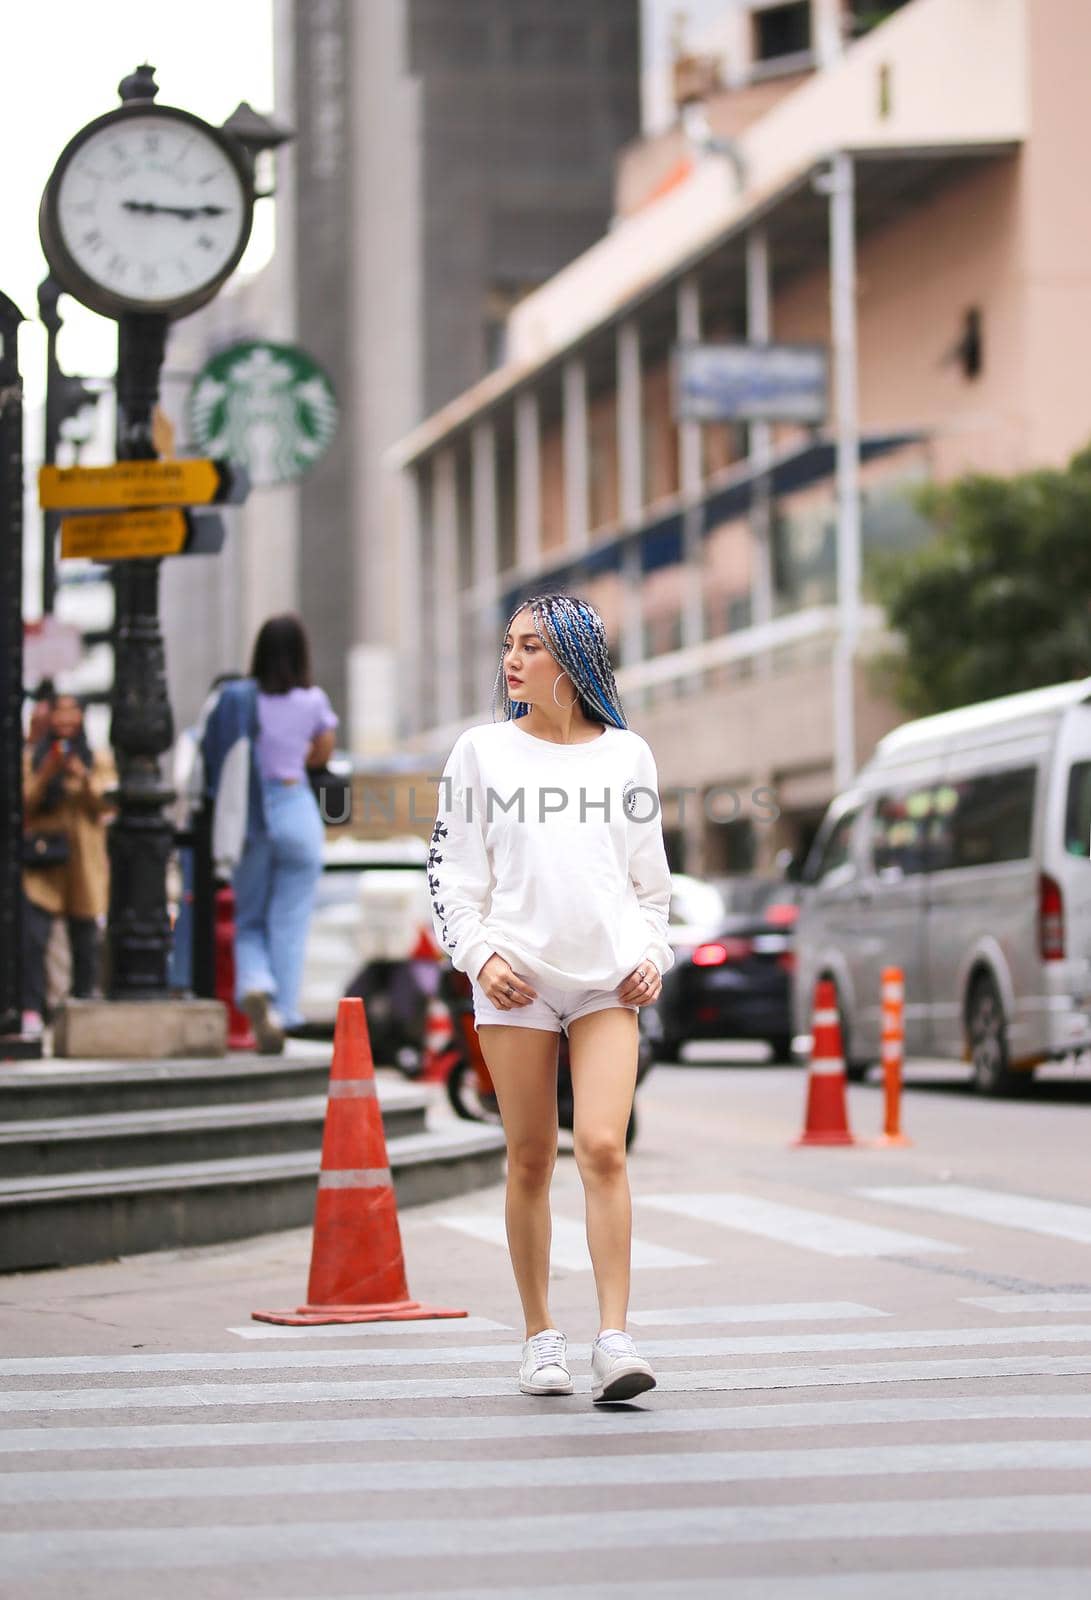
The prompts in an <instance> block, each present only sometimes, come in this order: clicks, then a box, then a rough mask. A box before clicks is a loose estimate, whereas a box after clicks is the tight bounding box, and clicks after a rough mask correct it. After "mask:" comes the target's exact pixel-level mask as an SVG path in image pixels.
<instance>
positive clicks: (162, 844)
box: [108, 69, 174, 1000]
mask: <svg viewBox="0 0 1091 1600" xmlns="http://www.w3.org/2000/svg"><path fill="white" fill-rule="evenodd" d="M155 93H156V88H155V82H154V79H153V78H152V76H151V72H150V70H148V69H145V70H144V71H140V70H138V71H137V72H136V73H134V74H133V75H132V76H131V77H129V78H126V79H125V80H124V82H123V83H122V85H121V97H122V99H123V100H126V101H128V100H141V99H143V100H149V101H150V100H152V99H153V98H154V96H155ZM167 327H168V319H167V317H165V316H163V315H160V314H145V313H137V312H128V313H126V314H125V315H123V316H121V317H120V318H119V319H118V327H117V439H116V454H117V459H118V460H119V461H151V460H154V459H155V458H156V456H157V454H158V452H157V450H156V448H155V445H154V443H153V442H152V414H153V412H154V410H155V406H156V404H157V402H158V399H159V375H160V372H161V370H162V367H163V357H164V354H165V351H166V342H167ZM159 567H160V562H159V561H158V560H157V559H155V558H150V557H145V558H143V559H142V560H140V561H121V562H119V563H118V564H117V565H116V567H115V568H114V690H113V698H112V701H111V720H110V743H111V744H112V745H113V747H114V756H115V758H116V761H117V767H118V777H119V783H118V789H117V807H118V811H117V819H116V821H115V822H114V825H113V827H112V828H111V829H110V914H109V928H108V942H109V974H110V977H109V982H110V995H111V998H113V999H115V1000H139V999H156V998H160V997H163V996H165V995H166V993H167V962H168V959H169V956H170V937H171V935H170V919H169V917H168V915H167V860H168V857H169V855H170V851H171V845H172V841H173V828H172V826H171V823H170V821H169V819H168V818H167V816H166V815H165V809H166V807H167V806H168V805H169V804H170V802H171V801H172V800H173V799H174V794H173V791H172V790H171V789H170V788H168V787H167V786H166V785H165V784H164V783H163V781H162V779H161V776H160V763H161V760H162V757H163V756H164V755H165V754H166V752H167V751H168V750H169V749H170V747H171V744H172V743H173V741H174V720H173V718H172V716H171V709H170V700H169V699H168V696H167V664H166V655H165V652H164V649H163V635H162V633H161V632H160V628H159Z"/></svg>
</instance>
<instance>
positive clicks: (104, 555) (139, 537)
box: [61, 511, 189, 561]
mask: <svg viewBox="0 0 1091 1600" xmlns="http://www.w3.org/2000/svg"><path fill="white" fill-rule="evenodd" d="M188 533H189V523H188V521H187V518H186V514H185V512H184V511H119V512H116V513H115V514H114V515H113V516H108V517H65V518H64V520H63V521H62V523H61V556H62V558H63V559H64V560H66V561H70V560H72V559H73V558H75V557H77V556H82V557H86V558H88V559H89V560H92V561H128V560H132V559H135V558H136V557H139V556H178V555H181V554H182V552H183V550H184V549H185V544H186V537H187V535H188Z"/></svg>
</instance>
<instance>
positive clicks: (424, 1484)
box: [0, 1439, 1091, 1505]
mask: <svg viewBox="0 0 1091 1600" xmlns="http://www.w3.org/2000/svg"><path fill="white" fill-rule="evenodd" d="M1089 1470H1091V1439H1056V1440H1043V1439H1023V1440H1019V1441H1017V1442H1002V1443H996V1442H985V1443H976V1444H914V1445H858V1446H852V1447H847V1448H840V1449H837V1448H834V1447H833V1446H826V1447H822V1446H817V1447H814V1448H812V1449H807V1450H765V1451H759V1450H732V1451H725V1450H706V1451H701V1452H700V1453H682V1452H677V1451H675V1452H672V1453H671V1455H670V1457H669V1458H668V1459H667V1460H666V1461H664V1460H662V1459H661V1458H660V1457H658V1456H655V1455H640V1456H622V1455H611V1457H610V1483H611V1486H612V1487H614V1488H622V1487H625V1486H632V1485H641V1486H645V1485H650V1486H652V1487H655V1486H658V1485H662V1484H671V1483H692V1484H701V1483H712V1484H716V1483H752V1482H757V1481H759V1480H761V1479H771V1480H774V1481H777V1482H780V1481H782V1480H787V1479H791V1478H803V1479H816V1478H870V1477H883V1478H886V1477H908V1476H913V1475H916V1474H919V1473H923V1472H1018V1473H1032V1472H1048V1471H1053V1472H1082V1473H1086V1472H1088V1471H1089ZM511 1472H512V1466H511V1462H510V1461H486V1460H477V1461H464V1462H462V1463H461V1465H460V1466H459V1469H458V1485H459V1488H460V1489H503V1488H506V1487H507V1486H508V1484H509V1483H510V1481H511ZM601 1480H602V1462H601V1460H600V1459H599V1458H598V1457H597V1456H593V1455H584V1456H578V1457H577V1456H572V1455H563V1456H559V1457H558V1456H550V1457H540V1458H538V1459H536V1460H531V1461H523V1462H520V1465H519V1482H520V1485H521V1487H523V1488H525V1489H564V1488H594V1487H595V1486H596V1485H597V1484H598V1483H600V1482H601ZM450 1484H451V1464H450V1462H449V1461H366V1462H336V1463H333V1464H327V1463H325V1462H304V1463H297V1464H295V1465H293V1466H290V1467H282V1466H275V1465H265V1466H260V1467H223V1466H215V1467H176V1468H173V1469H170V1468H161V1469H153V1468H151V1467H140V1468H138V1469H135V1470H133V1471H130V1472H125V1471H119V1470H111V1471H104V1472H24V1473H19V1474H16V1473H8V1474H6V1475H0V1505H43V1504H46V1503H49V1502H54V1503H58V1504H61V1505H67V1504H69V1503H71V1502H75V1501H77V1500H79V1501H87V1500H111V1499H113V1498H114V1497H115V1496H121V1497H122V1498H124V1499H126V1500H172V1501H173V1500H195V1499H202V1498H205V1499H210V1500H232V1499H237V1498H244V1497H247V1496H255V1495H286V1496H288V1495H308V1494H327V1495H329V1494H337V1493H342V1494H344V1493H352V1494H368V1495H373V1494H419V1493H420V1492H421V1491H422V1490H426V1489H438V1490H443V1489H447V1488H449V1487H450Z"/></svg>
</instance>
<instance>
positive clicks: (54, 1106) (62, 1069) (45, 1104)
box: [0, 1044, 401, 1122]
mask: <svg viewBox="0 0 1091 1600" xmlns="http://www.w3.org/2000/svg"><path fill="white" fill-rule="evenodd" d="M329 1075H330V1051H329V1049H326V1050H316V1049H315V1048H314V1046H313V1045H312V1046H310V1047H300V1046H298V1045H295V1046H293V1045H292V1044H289V1047H288V1052H287V1053H286V1054H285V1055H283V1056H255V1055H233V1056H226V1057H223V1058H221V1059H211V1060H207V1061H206V1060H199V1061H93V1062H92V1061H88V1062H84V1063H80V1064H78V1065H77V1064H75V1063H73V1062H70V1061H68V1062H60V1061H36V1062H22V1063H20V1064H19V1065H15V1064H13V1063H5V1064H4V1065H3V1066H0V1122H14V1121H16V1120H18V1119H22V1118H24V1117H25V1118H27V1119H28V1120H39V1119H41V1118H43V1117H82V1116H91V1115H96V1114H99V1113H104V1112H110V1111H155V1110H159V1109H160V1108H165V1107H167V1106H207V1105H227V1104H229V1103H230V1102H232V1101H239V1102H244V1103H250V1102H253V1101H259V1100H279V1099H285V1100H293V1099H298V1098H299V1097H300V1096H303V1095H316V1094H324V1093H325V1091H326V1085H327V1083H328V1082H329ZM381 1076H382V1075H381ZM391 1081H393V1082H401V1080H400V1079H393V1080H391Z"/></svg>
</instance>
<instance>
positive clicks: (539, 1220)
mask: <svg viewBox="0 0 1091 1600" xmlns="http://www.w3.org/2000/svg"><path fill="white" fill-rule="evenodd" d="M477 1036H478V1039H479V1040H480V1042H481V1053H482V1055H483V1056H484V1057H485V1065H486V1066H487V1067H488V1069H489V1075H490V1077H491V1078H492V1081H493V1086H494V1088H495V1089H496V1098H497V1100H498V1102H499V1105H500V1116H501V1119H502V1121H503V1124H504V1137H505V1139H506V1140H507V1146H508V1188H507V1201H506V1204H505V1210H504V1215H505V1220H506V1222H507V1229H508V1249H509V1251H510V1252H511V1265H512V1270H513V1271H514V1273H515V1283H516V1286H517V1288H518V1290H519V1298H520V1300H521V1301H522V1303H523V1315H524V1316H525V1318H526V1324H527V1333H526V1336H527V1338H528V1339H529V1338H530V1337H531V1336H532V1335H533V1334H535V1333H541V1331H542V1329H543V1328H551V1327H552V1326H553V1322H552V1320H551V1318H550V1315H549V1245H550V1239H551V1236H552V1227H551V1223H550V1216H549V1183H550V1179H551V1178H552V1176H553V1166H554V1163H555V1161H556V1159H557V1043H558V1037H559V1036H558V1035H557V1034H556V1033H550V1032H547V1031H546V1030H545V1029H542V1028H509V1027H505V1026H504V1025H503V1024H501V1023H495V1024H493V1023H486V1024H485V1026H484V1027H482V1028H480V1029H479V1030H478V1035H477Z"/></svg>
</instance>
